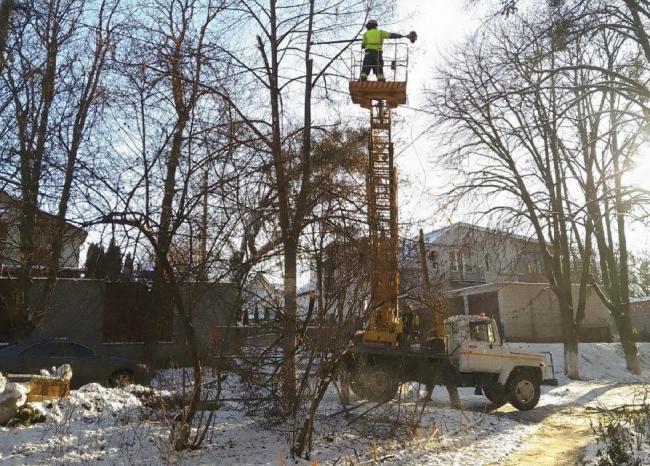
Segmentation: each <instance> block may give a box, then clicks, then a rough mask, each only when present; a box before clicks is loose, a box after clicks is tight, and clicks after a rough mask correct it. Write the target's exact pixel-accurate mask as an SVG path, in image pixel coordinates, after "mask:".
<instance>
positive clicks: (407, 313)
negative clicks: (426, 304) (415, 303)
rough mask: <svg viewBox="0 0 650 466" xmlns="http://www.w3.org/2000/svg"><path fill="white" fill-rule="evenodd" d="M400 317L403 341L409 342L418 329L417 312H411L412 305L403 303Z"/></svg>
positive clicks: (418, 319) (418, 317) (418, 318)
mask: <svg viewBox="0 0 650 466" xmlns="http://www.w3.org/2000/svg"><path fill="white" fill-rule="evenodd" d="M401 319H402V329H403V335H404V337H403V341H404V342H405V343H406V344H410V343H411V342H412V341H413V338H414V337H416V336H417V334H418V331H419V330H420V316H419V315H418V314H417V313H415V312H413V307H412V306H411V305H410V304H405V305H404V312H402V315H401Z"/></svg>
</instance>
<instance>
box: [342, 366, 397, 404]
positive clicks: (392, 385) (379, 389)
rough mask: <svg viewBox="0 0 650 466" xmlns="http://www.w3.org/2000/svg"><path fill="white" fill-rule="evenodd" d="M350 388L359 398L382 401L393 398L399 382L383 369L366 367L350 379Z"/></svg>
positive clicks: (376, 401)
mask: <svg viewBox="0 0 650 466" xmlns="http://www.w3.org/2000/svg"><path fill="white" fill-rule="evenodd" d="M350 389H352V391H353V392H354V394H355V395H357V396H358V397H359V398H362V399H364V400H369V401H373V402H375V403H383V402H385V401H389V400H392V399H393V398H395V395H397V390H398V389H399V382H398V381H397V380H395V379H394V378H393V377H391V375H390V374H389V373H388V372H386V371H385V370H383V369H380V368H377V367H368V368H366V369H365V370H364V371H363V372H360V373H358V375H357V376H353V377H352V378H351V379H350Z"/></svg>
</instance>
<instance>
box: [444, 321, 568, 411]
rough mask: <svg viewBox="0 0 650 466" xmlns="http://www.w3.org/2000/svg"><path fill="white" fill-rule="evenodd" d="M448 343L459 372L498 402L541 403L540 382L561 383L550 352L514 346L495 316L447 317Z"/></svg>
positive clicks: (522, 405)
mask: <svg viewBox="0 0 650 466" xmlns="http://www.w3.org/2000/svg"><path fill="white" fill-rule="evenodd" d="M444 334H445V346H446V351H447V354H448V356H449V359H450V361H451V363H452V365H453V366H454V367H455V368H456V370H457V371H458V372H459V374H460V375H461V376H462V375H471V376H472V377H473V378H474V379H476V380H477V381H479V382H480V383H477V385H476V387H477V391H479V392H480V391H482V392H483V393H484V394H485V395H486V396H487V397H488V398H489V399H490V400H491V401H492V402H493V403H494V404H498V405H501V404H504V403H505V402H506V401H510V403H511V404H513V405H514V406H515V407H516V408H518V409H524V410H525V409H531V408H533V407H535V406H536V405H537V402H538V401H539V396H540V385H542V384H546V385H557V380H556V379H555V374H554V368H553V358H552V356H551V354H550V353H545V354H542V353H533V352H528V351H522V350H518V349H513V348H511V347H510V346H509V345H508V344H505V343H504V342H503V341H502V339H501V336H500V335H499V329H498V327H497V325H496V322H495V321H494V319H491V318H489V317H485V316H476V315H457V316H452V317H449V318H448V319H446V320H445V330H444Z"/></svg>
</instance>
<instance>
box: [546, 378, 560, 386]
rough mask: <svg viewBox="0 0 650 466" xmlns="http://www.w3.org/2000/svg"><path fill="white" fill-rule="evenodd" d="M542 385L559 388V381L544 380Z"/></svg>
mask: <svg viewBox="0 0 650 466" xmlns="http://www.w3.org/2000/svg"><path fill="white" fill-rule="evenodd" d="M542 385H551V386H553V387H557V386H558V385H559V384H558V381H557V379H544V380H542Z"/></svg>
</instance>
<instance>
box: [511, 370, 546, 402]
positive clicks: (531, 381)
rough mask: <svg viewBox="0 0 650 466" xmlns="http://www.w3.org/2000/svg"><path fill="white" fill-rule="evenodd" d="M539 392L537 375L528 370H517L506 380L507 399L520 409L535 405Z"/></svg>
mask: <svg viewBox="0 0 650 466" xmlns="http://www.w3.org/2000/svg"><path fill="white" fill-rule="evenodd" d="M540 394H541V390H540V381H539V376H537V375H536V374H535V373H534V372H533V371H530V370H518V371H516V372H514V373H513V374H512V375H511V376H510V379H509V380H508V401H510V404H511V405H512V406H514V407H515V408H517V409H518V410H520V411H528V410H529V409H533V408H534V407H535V406H537V403H538V402H539V396H540Z"/></svg>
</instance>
